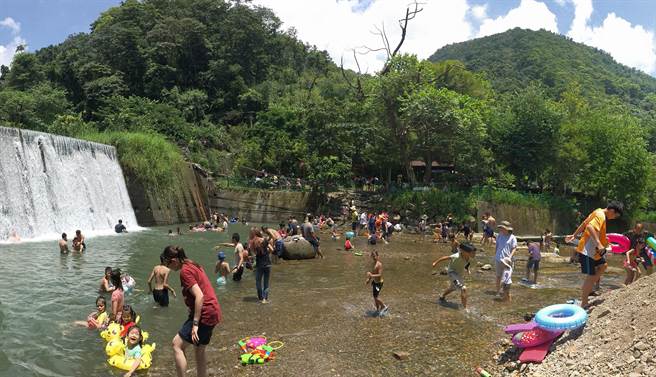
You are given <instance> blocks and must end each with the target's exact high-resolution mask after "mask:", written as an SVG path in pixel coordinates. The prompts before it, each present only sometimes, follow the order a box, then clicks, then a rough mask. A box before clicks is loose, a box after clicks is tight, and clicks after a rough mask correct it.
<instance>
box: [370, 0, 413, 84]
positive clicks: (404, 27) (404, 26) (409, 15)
mask: <svg viewBox="0 0 656 377" xmlns="http://www.w3.org/2000/svg"><path fill="white" fill-rule="evenodd" d="M421 4H423V3H419V2H417V1H415V2H414V3H412V4H410V5H408V7H407V8H406V9H405V17H404V18H402V19H400V20H399V27H400V28H401V39H400V40H399V43H398V44H397V45H396V47H395V48H394V51H391V49H390V44H389V39H388V38H387V33H385V27H384V25H383V28H382V30H381V29H378V28H376V30H377V33H378V35H380V38H381V39H382V41H383V45H384V46H385V47H384V48H385V49H386V51H387V61H386V62H385V65H384V66H383V69H382V70H381V71H380V74H381V75H385V74H387V72H389V70H390V63H391V62H392V58H394V57H395V56H396V54H398V53H399V50H400V49H401V46H403V42H405V37H406V34H407V32H408V23H409V22H410V21H411V20H413V19H414V18H415V17H417V14H419V12H421V11H423V10H424V8H420V5H421Z"/></svg>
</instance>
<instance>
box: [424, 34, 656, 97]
mask: <svg viewBox="0 0 656 377" xmlns="http://www.w3.org/2000/svg"><path fill="white" fill-rule="evenodd" d="M429 60H430V61H441V60H459V61H461V62H463V63H464V64H465V67H466V68H467V69H469V70H472V71H476V72H485V75H486V77H487V78H488V79H489V80H490V81H491V82H492V86H493V87H494V89H495V91H497V92H500V93H503V92H513V91H517V90H520V89H523V88H525V87H526V86H527V85H529V84H530V83H532V82H535V81H538V82H540V83H542V84H543V85H544V87H545V88H547V91H548V93H549V94H550V95H551V96H552V97H553V98H558V96H559V95H560V94H561V93H562V92H563V91H565V90H566V89H567V87H568V85H569V84H570V83H572V82H576V83H578V84H579V85H580V87H581V92H582V94H583V95H584V96H586V97H587V98H589V99H595V98H596V99H608V98H613V99H617V100H620V101H622V102H627V103H630V104H632V105H633V106H635V107H639V108H641V109H652V108H653V106H654V103H655V102H656V101H655V99H654V97H653V95H654V93H656V79H654V78H653V77H651V76H649V75H647V74H645V73H643V72H641V71H638V70H636V69H633V68H629V67H627V66H624V65H622V64H619V63H617V62H615V60H613V58H612V57H611V56H610V55H609V54H608V53H606V52H604V51H602V50H599V49H596V48H593V47H589V46H586V45H584V44H581V43H576V42H574V41H572V40H571V39H570V38H568V37H565V36H562V35H559V34H554V33H552V32H549V31H545V30H540V31H532V30H524V29H519V28H515V29H512V30H508V31H506V32H504V33H500V34H494V35H491V36H487V37H483V38H478V39H473V40H470V41H467V42H462V43H456V44H452V45H448V46H445V47H442V48H440V49H439V50H437V51H436V52H435V53H434V54H433V55H432V56H431V57H430V58H429ZM650 94H651V95H652V96H651V98H650Z"/></svg>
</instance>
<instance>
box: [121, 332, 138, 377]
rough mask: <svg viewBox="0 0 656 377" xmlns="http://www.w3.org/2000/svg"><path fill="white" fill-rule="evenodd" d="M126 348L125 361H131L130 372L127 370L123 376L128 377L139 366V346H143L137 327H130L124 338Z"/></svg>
mask: <svg viewBox="0 0 656 377" xmlns="http://www.w3.org/2000/svg"><path fill="white" fill-rule="evenodd" d="M125 340H126V347H125V361H126V362H127V361H128V360H133V361H132V366H131V367H130V370H128V371H127V372H126V373H125V374H124V375H123V376H124V377H130V376H132V373H134V371H136V370H137V368H139V364H141V346H143V334H142V333H141V329H140V328H139V326H132V327H130V331H128V335H127V337H126V339H125Z"/></svg>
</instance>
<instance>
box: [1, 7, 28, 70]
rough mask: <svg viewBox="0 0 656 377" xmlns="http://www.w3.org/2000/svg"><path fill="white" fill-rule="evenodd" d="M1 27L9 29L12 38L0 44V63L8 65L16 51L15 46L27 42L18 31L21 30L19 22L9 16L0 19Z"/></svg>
mask: <svg viewBox="0 0 656 377" xmlns="http://www.w3.org/2000/svg"><path fill="white" fill-rule="evenodd" d="M2 28H7V29H9V30H11V34H12V36H13V37H12V39H11V41H9V43H7V44H6V45H0V65H6V66H9V65H10V64H11V61H12V60H13V59H14V54H15V53H16V47H18V46H20V45H23V46H25V45H26V44H27V41H26V40H25V39H23V38H22V37H21V36H20V35H19V33H20V30H21V27H20V23H19V22H16V21H15V20H14V19H13V18H11V17H6V18H5V19H4V20H1V21H0V30H1V29H2Z"/></svg>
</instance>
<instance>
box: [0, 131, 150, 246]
mask: <svg viewBox="0 0 656 377" xmlns="http://www.w3.org/2000/svg"><path fill="white" fill-rule="evenodd" d="M118 219H122V220H123V224H125V225H126V227H127V228H128V230H130V228H133V229H134V228H137V227H138V225H137V220H136V218H135V216H134V211H133V209H132V204H131V203H130V197H129V196H128V191H127V188H126V186H125V179H124V178H123V172H122V171H121V167H120V165H119V163H118V158H117V155H116V149H115V148H114V147H112V146H109V145H104V144H98V143H92V142H88V141H83V140H78V139H72V138H69V137H64V136H57V135H52V134H47V133H42V132H36V131H29V130H22V129H16V128H5V127H0V241H3V240H7V239H8V238H9V235H10V233H11V232H12V231H13V230H15V231H16V233H17V234H18V235H19V236H20V237H21V238H23V239H29V238H38V239H56V238H59V237H60V235H61V233H62V232H66V233H67V234H68V235H69V239H72V238H73V236H74V233H75V230H76V229H80V230H82V233H83V234H85V235H86V234H98V233H109V232H113V228H114V225H115V224H116V223H117V221H118Z"/></svg>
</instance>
